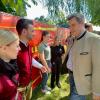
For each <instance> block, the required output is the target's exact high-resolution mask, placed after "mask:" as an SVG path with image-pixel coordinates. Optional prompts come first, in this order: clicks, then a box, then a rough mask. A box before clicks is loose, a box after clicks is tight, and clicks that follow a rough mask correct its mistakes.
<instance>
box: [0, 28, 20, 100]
mask: <svg viewBox="0 0 100 100" xmlns="http://www.w3.org/2000/svg"><path fill="white" fill-rule="evenodd" d="M19 50H20V47H19V38H18V36H17V35H16V34H15V33H12V32H10V31H6V30H0V100H22V98H21V96H20V95H19V93H18V92H17V85H18V67H17V65H16V63H14V62H13V63H12V62H10V61H11V60H12V59H16V58H17V54H18V51H19Z"/></svg>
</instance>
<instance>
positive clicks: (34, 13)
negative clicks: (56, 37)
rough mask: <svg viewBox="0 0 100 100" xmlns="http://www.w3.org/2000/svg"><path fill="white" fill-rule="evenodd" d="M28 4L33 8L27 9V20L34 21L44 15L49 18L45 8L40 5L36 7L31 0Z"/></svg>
mask: <svg viewBox="0 0 100 100" xmlns="http://www.w3.org/2000/svg"><path fill="white" fill-rule="evenodd" d="M28 3H29V4H30V5H31V8H29V7H28V8H27V18H29V19H34V18H36V17H40V16H42V15H44V16H45V17H46V16H47V14H48V10H47V9H46V8H44V7H43V6H42V5H41V4H40V3H39V4H38V5H37V6H35V5H34V4H33V3H32V2H31V0H29V1H28Z"/></svg>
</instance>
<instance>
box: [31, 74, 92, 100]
mask: <svg viewBox="0 0 100 100" xmlns="http://www.w3.org/2000/svg"><path fill="white" fill-rule="evenodd" d="M60 80H61V81H60V82H61V88H60V89H59V88H58V87H55V88H54V89H53V90H52V91H51V94H48V95H47V94H43V93H42V92H41V85H39V86H38V87H37V88H36V89H35V90H34V91H33V95H32V99H31V100H69V97H68V95H69V93H70V86H69V84H68V81H67V75H62V76H61V78H60ZM48 86H50V77H49V80H48ZM86 100H92V99H91V98H90V96H87V99H86Z"/></svg>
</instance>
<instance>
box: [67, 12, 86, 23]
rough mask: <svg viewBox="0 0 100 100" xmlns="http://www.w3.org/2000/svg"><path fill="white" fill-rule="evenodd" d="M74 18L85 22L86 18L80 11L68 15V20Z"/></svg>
mask: <svg viewBox="0 0 100 100" xmlns="http://www.w3.org/2000/svg"><path fill="white" fill-rule="evenodd" d="M72 18H75V19H76V20H77V22H79V23H80V22H85V18H84V15H82V14H80V13H74V14H71V15H69V16H68V17H67V19H68V20H71V19H72Z"/></svg>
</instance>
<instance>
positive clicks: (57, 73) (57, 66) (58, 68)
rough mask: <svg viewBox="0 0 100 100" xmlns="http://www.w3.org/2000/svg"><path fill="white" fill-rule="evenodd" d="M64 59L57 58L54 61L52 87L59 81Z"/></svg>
mask: <svg viewBox="0 0 100 100" xmlns="http://www.w3.org/2000/svg"><path fill="white" fill-rule="evenodd" d="M61 66H62V59H61V58H57V59H56V60H55V61H52V68H51V87H52V86H54V83H55V82H56V84H58V83H59V80H60V73H61Z"/></svg>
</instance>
